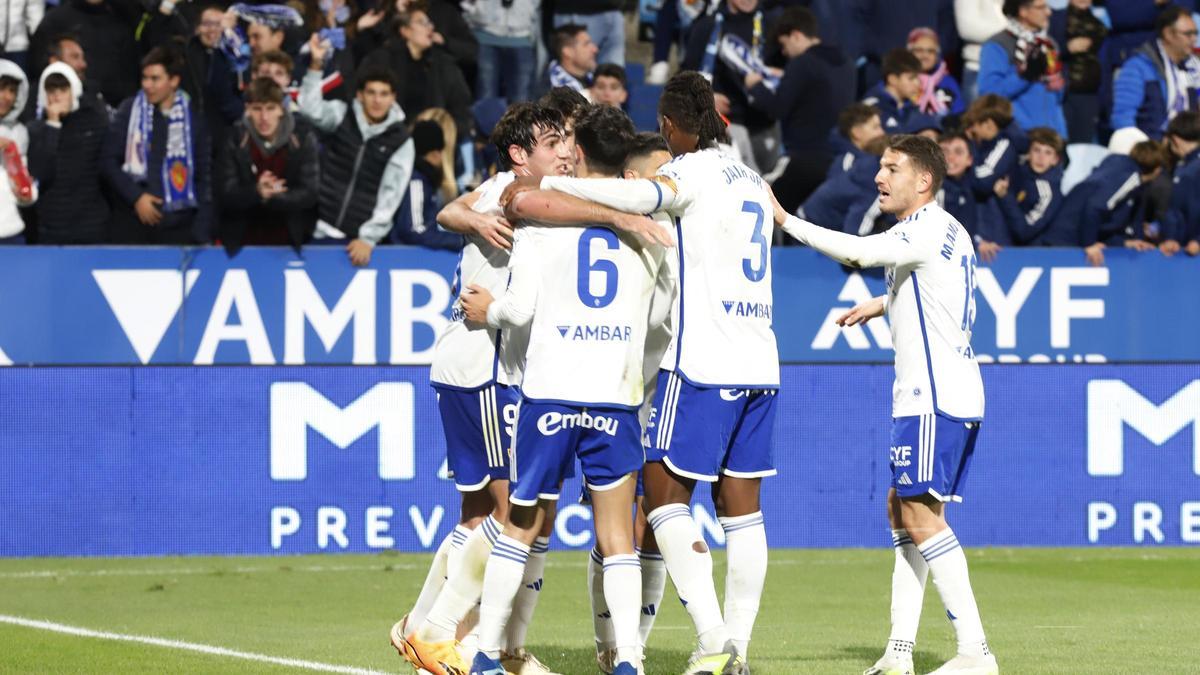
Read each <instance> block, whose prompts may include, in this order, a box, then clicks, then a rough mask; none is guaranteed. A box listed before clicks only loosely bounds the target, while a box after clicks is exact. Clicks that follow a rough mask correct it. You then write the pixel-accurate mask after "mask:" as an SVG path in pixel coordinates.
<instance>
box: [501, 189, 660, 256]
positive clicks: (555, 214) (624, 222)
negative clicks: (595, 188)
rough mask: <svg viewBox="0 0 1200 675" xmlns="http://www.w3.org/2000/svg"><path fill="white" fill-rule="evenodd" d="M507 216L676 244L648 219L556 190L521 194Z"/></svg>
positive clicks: (513, 218)
mask: <svg viewBox="0 0 1200 675" xmlns="http://www.w3.org/2000/svg"><path fill="white" fill-rule="evenodd" d="M504 213H505V215H507V216H508V217H509V218H510V219H512V220H514V221H515V220H520V219H524V218H528V219H530V220H536V221H538V222H539V223H548V224H552V225H579V224H580V223H594V224H596V225H607V226H609V227H611V228H612V229H614V230H616V231H618V232H628V233H629V234H632V235H634V236H636V237H637V238H638V239H639V240H640V241H641V242H642V243H643V244H650V245H654V244H657V245H659V246H668V247H669V246H673V245H674V244H673V242H672V239H671V234H670V232H668V231H667V230H666V229H664V228H663V227H662V226H660V225H659V224H657V223H655V222H654V221H653V220H651V219H649V218H646V217H645V216H640V215H636V214H630V213H626V212H624V211H618V210H616V209H613V208H609V207H607V206H603V205H601V204H597V203H595V202H590V201H587V200H586V199H580V198H579V197H574V196H571V195H569V194H566V193H563V192H555V191H553V190H531V191H526V192H520V193H518V194H516V195H514V196H513V198H512V200H511V201H510V202H509V203H508V206H507V207H505V210H504Z"/></svg>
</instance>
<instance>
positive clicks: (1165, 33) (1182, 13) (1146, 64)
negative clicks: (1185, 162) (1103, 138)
mask: <svg viewBox="0 0 1200 675" xmlns="http://www.w3.org/2000/svg"><path fill="white" fill-rule="evenodd" d="M1155 25H1156V27H1157V38H1155V39H1154V40H1151V41H1149V42H1147V43H1145V44H1143V45H1142V46H1140V47H1138V48H1137V50H1136V51H1135V52H1134V53H1133V55H1132V56H1130V57H1129V58H1128V59H1126V61H1125V63H1124V64H1122V65H1121V69H1120V71H1118V74H1117V77H1116V81H1115V82H1114V83H1113V106H1112V128H1113V130H1114V132H1115V133H1114V135H1115V134H1116V133H1121V132H1122V131H1125V130H1132V129H1134V128H1136V129H1137V130H1139V131H1140V132H1141V133H1140V134H1138V137H1139V138H1153V139H1155V140H1158V139H1161V138H1162V136H1163V132H1165V131H1166V129H1167V124H1168V123H1169V122H1170V121H1171V119H1172V118H1173V117H1175V115H1178V114H1179V113H1181V112H1183V111H1185V110H1197V109H1200V106H1198V100H1197V95H1198V87H1200V59H1197V58H1196V57H1195V56H1193V55H1192V46H1193V45H1194V44H1195V42H1196V34H1197V32H1196V22H1195V21H1194V20H1193V19H1192V16H1191V15H1190V14H1188V12H1187V11H1186V10H1184V9H1183V8H1182V7H1178V6H1172V7H1169V8H1167V9H1166V10H1164V11H1163V12H1162V14H1160V15H1159V17H1158V22H1157V23H1156V24H1155Z"/></svg>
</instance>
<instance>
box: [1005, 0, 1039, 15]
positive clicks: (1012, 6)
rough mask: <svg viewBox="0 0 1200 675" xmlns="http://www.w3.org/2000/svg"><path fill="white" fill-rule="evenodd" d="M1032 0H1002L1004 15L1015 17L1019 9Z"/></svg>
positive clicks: (1030, 3) (1026, 5)
mask: <svg viewBox="0 0 1200 675" xmlns="http://www.w3.org/2000/svg"><path fill="white" fill-rule="evenodd" d="M1033 2H1034V0H1004V7H1003V11H1004V16H1012V17H1015V16H1016V15H1017V14H1019V13H1020V11H1021V9H1023V8H1025V7H1028V6H1029V5H1032V4H1033Z"/></svg>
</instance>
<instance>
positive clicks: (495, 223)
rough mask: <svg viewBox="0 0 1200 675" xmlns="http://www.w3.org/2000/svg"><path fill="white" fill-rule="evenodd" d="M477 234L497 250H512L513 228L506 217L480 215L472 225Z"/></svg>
mask: <svg viewBox="0 0 1200 675" xmlns="http://www.w3.org/2000/svg"><path fill="white" fill-rule="evenodd" d="M472 226H473V227H474V229H475V234H477V235H479V237H480V238H481V239H483V240H484V241H486V242H487V243H489V244H491V245H492V246H495V247H496V248H503V249H510V248H512V241H513V226H512V223H510V222H508V219H507V218H505V217H504V216H493V215H489V214H486V213H480V214H478V217H476V218H475V222H474V223H473V224H472Z"/></svg>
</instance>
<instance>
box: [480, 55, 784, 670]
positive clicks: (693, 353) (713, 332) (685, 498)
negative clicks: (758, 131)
mask: <svg viewBox="0 0 1200 675" xmlns="http://www.w3.org/2000/svg"><path fill="white" fill-rule="evenodd" d="M658 112H659V125H660V129H661V130H662V134H663V137H664V138H666V140H667V144H668V145H669V146H670V148H671V152H672V154H674V155H675V159H673V160H672V161H671V162H669V163H668V164H666V165H665V166H663V167H662V169H660V170H659V172H658V175H656V176H655V177H654V178H653V179H651V180H607V179H606V180H587V181H584V180H579V179H570V178H563V177H548V178H544V179H542V181H541V186H542V187H543V188H550V189H554V190H559V191H563V192H567V193H569V194H573V195H575V196H578V197H582V198H585V199H591V200H594V201H596V202H599V203H601V204H604V205H605V206H609V207H612V208H618V209H622V210H625V211H630V212H633V213H653V212H657V211H664V212H666V213H667V214H669V215H670V216H671V217H672V218H673V219H674V222H675V229H676V238H677V240H678V255H679V269H678V275H679V296H678V300H677V302H676V303H675V304H676V307H675V309H674V311H675V312H677V314H676V316H677V317H678V323H677V324H676V325H677V326H678V329H677V330H676V331H675V338H674V340H673V341H672V344H671V346H670V348H669V349H668V351H667V354H666V356H665V357H664V359H663V370H661V371H660V372H659V380H658V390H657V392H656V393H655V397H654V411H653V414H652V421H651V422H650V424H649V429H648V430H649V436H650V441H651V443H650V446H651V447H649V448H648V449H647V453H646V458H647V460H648V462H647V464H646V467H645V469H644V471H645V486H646V504H647V509H648V510H649V512H650V513H649V521H650V525H651V527H653V528H654V536H655V539H656V540H657V542H658V546H659V548H660V550H661V551H662V554H663V558H664V560H665V561H666V565H667V570H668V572H669V573H670V575H671V579H672V581H674V583H675V589H676V591H678V593H679V597H680V599H681V600H683V601H684V604H685V606H686V608H687V611H688V614H689V615H690V616H691V618H692V621H693V623H694V624H695V627H696V633H697V637H698V642H699V648H698V650H697V652H696V653H695V654H693V656H692V658H691V659H690V661H689V664H688V667H687V670H686V671H685V675H686V674H687V673H725V674H728V673H741V672H743V671H744V669H745V661H744V659H743V655H744V654H745V653H746V652H747V650H748V648H749V643H750V634H751V631H752V629H753V626H754V619H755V617H756V616H757V615H758V607H759V601H760V597H761V595H762V588H763V582H764V580H765V578H766V571H767V540H766V531H765V529H764V527H763V516H762V512H761V511H760V507H759V490H760V486H761V482H762V478H763V477H764V476H771V475H774V474H775V468H774V465H773V462H772V458H771V434H772V430H773V426H774V419H775V401H776V398H777V397H776V392H777V391H778V388H779V353H778V348H777V346H776V344H775V333H774V332H773V331H772V329H771V313H772V299H771V267H770V260H771V258H770V252H771V231H770V229H771V222H770V221H769V220H768V218H769V217H770V214H771V213H772V204H773V202H772V197H771V195H770V192H769V188H768V187H767V186H766V184H764V183H763V180H762V178H761V177H760V176H759V175H757V174H756V173H754V172H753V171H751V170H750V169H748V168H746V166H745V165H743V164H742V163H740V162H738V161H736V160H734V159H731V158H730V157H728V156H727V155H725V154H724V153H722V152H721V151H720V150H719V149H718V148H717V143H718V142H725V141H726V139H727V135H726V131H725V124H724V122H723V121H722V120H721V117H720V115H718V114H717V111H716V108H715V107H714V104H713V93H712V87H711V86H710V85H709V83H708V81H707V80H705V79H704V77H703V76H702V75H700V74H699V73H696V72H693V71H685V72H682V73H679V74H677V75H675V76H674V77H673V78H672V79H671V80H670V81H669V82H668V83H667V86H666V87H665V88H664V90H663V94H662V97H661V98H660V99H659V103H658ZM524 187H525V186H524V185H521V186H517V187H515V188H514V187H510V189H509V191H508V192H510V193H511V192H515V191H516V190H517V189H523V188H524ZM502 200H503V197H502ZM697 481H700V482H706V483H711V484H712V492H713V498H714V502H715V503H716V507H717V513H718V516H719V517H720V522H721V525H722V527H723V529H724V530H725V536H726V546H727V550H728V561H729V565H728V575H727V577H726V585H725V588H726V591H725V616H724V617H722V613H721V605H720V603H719V602H718V600H717V594H716V589H715V586H714V584H713V578H712V554H711V552H710V551H709V549H708V546H707V545H706V543H705V541H704V537H703V535H702V534H701V532H700V528H699V527H698V526H697V524H696V522H695V521H694V520H693V518H692V514H691V511H690V509H689V507H688V504H689V503H690V501H691V497H692V492H693V491H694V489H695V487H696V482H697Z"/></svg>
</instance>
